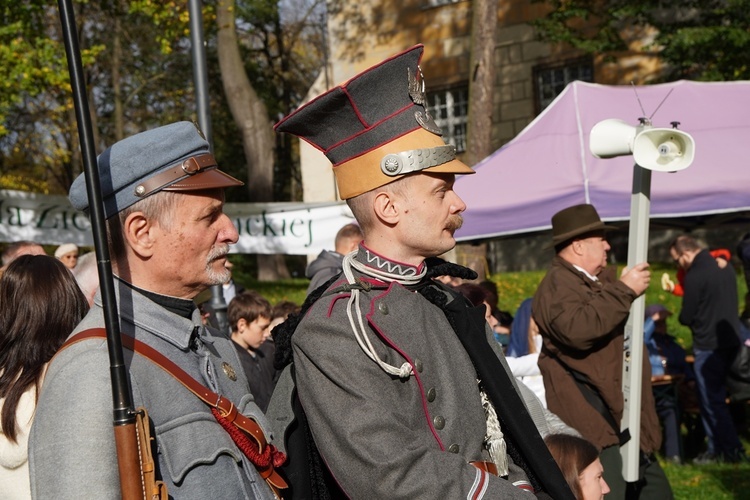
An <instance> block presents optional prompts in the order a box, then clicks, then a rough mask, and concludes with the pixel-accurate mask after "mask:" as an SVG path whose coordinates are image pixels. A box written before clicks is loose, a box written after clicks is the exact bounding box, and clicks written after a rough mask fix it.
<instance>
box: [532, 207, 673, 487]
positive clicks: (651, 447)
mask: <svg viewBox="0 0 750 500" xmlns="http://www.w3.org/2000/svg"><path fill="white" fill-rule="evenodd" d="M611 229H616V228H614V227H612V226H607V225H605V224H604V223H603V222H602V220H601V219H600V218H599V214H598V213H597V211H596V208H594V206H593V205H590V204H580V205H574V206H572V207H568V208H565V209H563V210H561V211H559V212H557V213H556V214H555V215H553V216H552V245H553V246H554V248H555V252H556V256H555V257H554V259H553V260H552V264H551V266H550V269H549V271H547V274H546V275H545V277H544V279H542V282H541V283H540V284H539V287H538V288H537V290H536V293H535V294H534V298H533V300H532V306H531V311H532V312H531V314H532V317H533V318H534V321H536V323H537V325H538V327H539V333H540V334H541V335H542V350H541V353H540V355H539V361H538V364H539V369H540V370H541V372H542V377H543V378H544V389H545V395H546V398H547V407H548V408H549V409H550V410H551V411H552V412H554V413H556V414H558V415H559V416H560V418H562V419H563V421H565V423H567V424H568V425H570V426H571V427H573V428H575V429H577V430H578V431H579V432H580V433H581V434H582V435H583V437H584V438H586V439H587V440H589V441H591V442H592V443H593V444H594V445H596V446H597V447H598V448H599V449H600V450H602V452H601V461H602V464H603V465H604V479H605V480H606V482H607V484H608V485H609V487H610V488H611V490H612V491H611V492H610V493H609V494H608V495H607V498H613V499H625V498H627V499H631V498H633V499H637V498H663V499H669V498H672V489H671V487H670V485H669V481H668V480H667V477H666V476H665V475H664V471H663V470H662V469H661V467H660V466H659V462H658V461H657V460H656V458H655V456H654V452H656V451H657V450H658V449H659V447H660V446H661V430H660V428H659V420H658V417H657V415H656V409H655V406H654V398H653V394H652V393H651V365H650V363H649V360H648V357H647V356H644V360H643V363H642V366H640V367H636V369H640V370H641V372H642V381H641V384H642V386H641V387H642V391H643V392H642V398H643V400H642V404H641V419H640V422H641V428H640V443H639V445H640V446H639V448H640V450H641V467H640V478H639V481H638V482H635V483H626V482H625V479H624V477H623V475H622V459H621V457H620V445H622V444H624V443H625V442H626V441H627V439H629V437H628V436H629V435H628V434H626V433H625V432H621V429H620V421H621V420H622V415H623V407H624V398H623V393H622V366H623V345H624V327H625V322H626V321H627V319H628V315H629V314H630V307H631V305H632V303H633V301H634V300H635V299H636V298H637V297H639V296H640V295H642V294H643V293H644V292H645V291H646V289H647V288H648V285H649V281H650V278H651V273H650V271H649V269H648V264H647V263H645V262H644V263H640V264H637V265H635V266H633V267H632V268H626V269H624V270H623V272H622V274H621V276H620V277H619V279H618V278H617V276H616V275H615V268H614V267H607V252H608V251H609V249H610V246H609V243H607V239H606V231H608V230H611ZM644 351H645V349H644Z"/></svg>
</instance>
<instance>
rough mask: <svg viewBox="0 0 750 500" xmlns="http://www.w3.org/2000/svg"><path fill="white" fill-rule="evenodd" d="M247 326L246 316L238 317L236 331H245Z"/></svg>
mask: <svg viewBox="0 0 750 500" xmlns="http://www.w3.org/2000/svg"><path fill="white" fill-rule="evenodd" d="M245 328H247V320H246V319H245V318H240V319H238V320H237V324H236V325H235V329H234V330H235V331H236V332H241V331H243V330H244V329H245Z"/></svg>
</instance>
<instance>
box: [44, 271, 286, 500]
mask: <svg viewBox="0 0 750 500" xmlns="http://www.w3.org/2000/svg"><path fill="white" fill-rule="evenodd" d="M116 288H118V290H117V292H118V300H117V303H118V308H119V312H120V329H121V331H122V333H123V334H127V335H131V336H134V337H135V338H136V339H138V340H140V341H142V342H144V343H146V344H148V345H150V346H151V347H154V348H155V349H157V350H158V351H159V352H161V353H162V354H164V355H165V356H166V357H168V358H169V359H171V360H172V361H174V362H175V363H176V364H177V365H179V366H180V367H181V368H182V369H183V370H185V371H186V372H187V373H188V374H190V375H191V376H192V377H193V378H195V379H196V380H197V381H199V382H200V383H202V384H204V385H205V386H206V387H208V388H209V389H211V390H212V391H214V392H216V393H218V394H221V395H223V396H225V397H227V398H228V399H230V400H231V401H232V402H234V404H235V405H236V406H237V408H238V409H239V411H240V412H242V413H243V414H245V415H247V416H250V417H253V418H255V419H256V420H257V421H258V423H259V424H260V425H261V427H262V428H263V429H264V431H266V435H267V436H269V433H268V432H267V431H268V425H267V423H266V421H265V418H264V417H263V415H262V413H261V412H260V410H259V409H258V407H257V406H256V405H255V403H254V402H253V396H252V395H251V394H250V393H249V389H248V385H247V380H246V379H245V376H244V374H243V373H242V369H241V367H240V363H239V360H238V358H237V354H236V352H235V350H234V347H233V346H232V345H231V341H230V340H228V339H224V338H218V337H213V336H209V335H208V333H207V332H206V330H205V329H204V328H203V326H202V325H201V319H200V313H199V312H198V311H197V310H195V311H194V313H193V316H192V319H186V318H183V317H181V316H179V315H177V314H174V313H172V312H170V311H168V310H167V309H165V308H163V307H161V306H160V305H158V304H156V303H155V302H153V301H151V300H150V299H148V298H147V297H145V296H143V295H142V294H140V293H139V292H138V291H136V290H133V289H132V288H130V287H128V286H127V285H125V284H123V283H121V282H118V281H116ZM95 302H96V304H95V306H94V307H93V308H92V310H91V311H90V312H89V314H88V315H87V316H86V317H85V318H84V319H83V321H82V322H81V324H80V325H79V326H78V327H77V329H76V332H77V331H82V330H85V329H88V328H94V327H102V326H103V324H104V321H103V315H102V309H101V297H100V296H99V295H97V297H96V299H95ZM124 354H125V363H126V365H127V366H128V370H129V374H130V384H131V387H132V393H133V400H134V404H135V407H139V406H144V407H146V409H147V410H148V412H149V415H150V417H151V419H152V421H153V424H154V428H155V437H156V444H157V450H158V451H157V454H158V456H157V464H158V469H159V471H158V472H159V475H160V476H161V478H162V479H163V480H164V481H165V483H166V484H167V488H168V491H169V494H170V497H174V498H179V499H193V498H194V499H206V498H232V499H239V498H261V499H271V498H274V497H273V494H272V492H271V490H270V488H269V487H268V486H267V485H266V483H265V482H264V481H263V479H261V478H260V476H259V475H258V473H257V471H256V469H255V467H254V466H253V465H252V463H250V462H249V461H248V460H247V458H246V457H245V456H244V454H243V453H242V452H241V451H240V450H239V449H238V448H237V446H236V445H235V444H234V442H233V441H232V439H231V438H230V436H229V435H228V434H227V433H226V432H225V431H224V430H223V429H222V428H221V426H220V425H219V424H218V422H217V421H216V419H215V418H214V416H213V415H212V414H211V411H210V409H209V407H208V406H207V405H206V404H205V403H203V402H202V401H201V400H199V399H198V398H197V397H196V396H195V395H194V394H192V393H191V392H189V391H188V390H187V389H186V388H185V387H184V386H182V384H180V383H179V382H178V381H177V380H176V379H174V378H173V377H172V376H171V375H169V374H167V373H166V372H164V371H163V370H162V369H161V368H159V367H157V366H156V365H155V364H153V363H152V362H151V361H149V360H147V359H145V358H143V357H141V356H139V355H134V354H133V353H132V352H131V351H129V350H127V349H126V350H125V351H124ZM225 363H226V364H228V365H229V366H231V367H232V368H233V372H234V377H235V378H236V380H231V378H230V377H229V376H228V375H227V372H230V373H231V372H232V370H229V369H227V370H224V368H223V365H224V364H225ZM269 439H270V436H269ZM29 465H30V473H31V491H32V496H33V497H34V498H40V499H51V498H54V499H81V498H119V496H120V482H119V476H118V471H117V457H116V450H115V442H114V437H113V431H112V389H111V384H110V374H109V357H108V354H107V346H106V342H105V341H104V340H101V339H91V340H86V341H82V342H78V343H77V344H73V345H72V346H70V347H68V348H66V349H65V350H63V351H62V352H61V353H60V354H58V355H57V356H56V357H55V358H54V359H53V361H52V363H51V364H50V366H49V370H48V372H47V375H46V377H45V380H44V385H43V386H42V391H41V395H40V398H39V403H38V406H37V410H36V416H35V419H34V423H33V426H32V430H31V436H30V439H29Z"/></svg>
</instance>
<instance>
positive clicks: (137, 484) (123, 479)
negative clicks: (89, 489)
mask: <svg viewBox="0 0 750 500" xmlns="http://www.w3.org/2000/svg"><path fill="white" fill-rule="evenodd" d="M135 426H136V424H135V422H133V423H129V424H122V425H116V426H115V427H114V430H115V442H116V443H117V468H118V469H119V471H120V493H121V494H122V500H149V499H147V498H146V495H145V491H144V489H143V483H142V480H143V478H142V477H141V461H140V459H139V458H138V432H137V431H136V428H135ZM128 478H130V479H128ZM135 478H138V480H137V481H136V480H135Z"/></svg>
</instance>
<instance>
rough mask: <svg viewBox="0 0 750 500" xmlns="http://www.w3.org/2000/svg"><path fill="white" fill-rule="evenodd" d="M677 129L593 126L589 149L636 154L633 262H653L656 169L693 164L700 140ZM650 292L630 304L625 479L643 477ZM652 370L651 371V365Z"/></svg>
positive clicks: (611, 123)
mask: <svg viewBox="0 0 750 500" xmlns="http://www.w3.org/2000/svg"><path fill="white" fill-rule="evenodd" d="M677 125H678V122H672V128H671V129H655V128H653V127H652V126H651V121H650V120H649V119H648V118H641V119H640V124H639V125H638V126H637V127H633V126H630V125H628V124H627V123H625V122H623V121H622V120H616V119H608V120H603V121H601V122H599V123H597V124H596V125H594V127H593V128H592V129H591V133H590V136H589V149H590V151H591V153H592V154H593V155H594V156H597V157H599V158H614V157H616V156H622V155H628V154H632V155H633V157H634V159H635V166H634V167H633V190H632V196H631V200H630V233H629V235H628V263H627V266H628V267H633V266H634V265H636V264H639V263H641V262H647V261H648V230H649V218H650V217H649V212H650V210H651V171H652V170H656V171H657V172H676V171H679V170H683V169H685V168H687V167H689V166H690V164H691V163H692V162H693V158H694V156H695V143H694V141H693V138H692V137H691V136H690V134H687V133H685V132H682V131H680V130H677ZM645 304H646V296H645V294H644V295H641V296H640V297H638V298H637V299H636V300H635V301H634V302H633V304H632V305H631V306H630V316H629V317H628V321H627V323H626V324H625V336H624V350H623V363H622V394H623V399H624V409H623V414H622V420H621V422H620V430H622V431H625V430H627V431H628V432H629V433H630V440H628V442H627V443H625V444H624V445H623V446H621V447H620V454H621V456H622V475H623V478H624V479H625V481H627V482H635V481H638V475H639V464H640V441H641V399H642V381H643V380H642V374H643V346H644V343H643V323H644V314H645ZM649 372H650V370H649Z"/></svg>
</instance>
